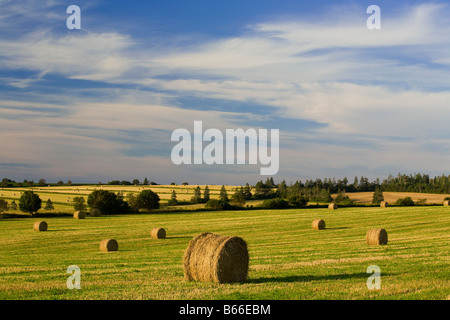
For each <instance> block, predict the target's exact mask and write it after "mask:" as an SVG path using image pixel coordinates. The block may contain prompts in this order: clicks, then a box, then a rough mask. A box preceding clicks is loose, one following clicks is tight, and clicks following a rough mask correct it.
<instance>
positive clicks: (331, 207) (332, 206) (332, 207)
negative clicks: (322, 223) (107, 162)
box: [328, 203, 337, 210]
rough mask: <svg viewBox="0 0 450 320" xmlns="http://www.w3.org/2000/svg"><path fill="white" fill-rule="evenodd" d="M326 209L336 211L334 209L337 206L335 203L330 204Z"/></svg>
mask: <svg viewBox="0 0 450 320" xmlns="http://www.w3.org/2000/svg"><path fill="white" fill-rule="evenodd" d="M328 209H331V210H336V209H337V204H336V203H330V204H329V205H328Z"/></svg>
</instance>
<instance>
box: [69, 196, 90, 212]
mask: <svg viewBox="0 0 450 320" xmlns="http://www.w3.org/2000/svg"><path fill="white" fill-rule="evenodd" d="M72 205H73V208H74V209H75V211H84V210H86V207H87V205H86V200H85V199H84V197H74V198H73V199H72Z"/></svg>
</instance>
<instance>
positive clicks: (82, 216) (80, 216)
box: [73, 211, 86, 219]
mask: <svg viewBox="0 0 450 320" xmlns="http://www.w3.org/2000/svg"><path fill="white" fill-rule="evenodd" d="M73 218H74V219H85V218H86V212H84V211H75V213H74V214H73Z"/></svg>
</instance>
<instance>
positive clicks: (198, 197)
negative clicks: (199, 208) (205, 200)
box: [191, 186, 202, 203]
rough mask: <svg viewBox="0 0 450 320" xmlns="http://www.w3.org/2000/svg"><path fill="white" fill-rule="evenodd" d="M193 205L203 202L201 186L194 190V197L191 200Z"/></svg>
mask: <svg viewBox="0 0 450 320" xmlns="http://www.w3.org/2000/svg"><path fill="white" fill-rule="evenodd" d="M191 202H192V203H200V202H202V190H201V189H200V187H199V186H197V188H195V190H194V196H193V197H192V198H191Z"/></svg>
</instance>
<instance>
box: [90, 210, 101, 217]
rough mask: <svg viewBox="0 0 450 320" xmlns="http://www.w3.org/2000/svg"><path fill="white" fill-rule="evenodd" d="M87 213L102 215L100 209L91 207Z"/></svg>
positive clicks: (95, 215) (93, 215)
mask: <svg viewBox="0 0 450 320" xmlns="http://www.w3.org/2000/svg"><path fill="white" fill-rule="evenodd" d="M89 214H90V215H91V216H92V217H100V216H101V215H102V212H101V211H100V209H92V210H91V212H89Z"/></svg>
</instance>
